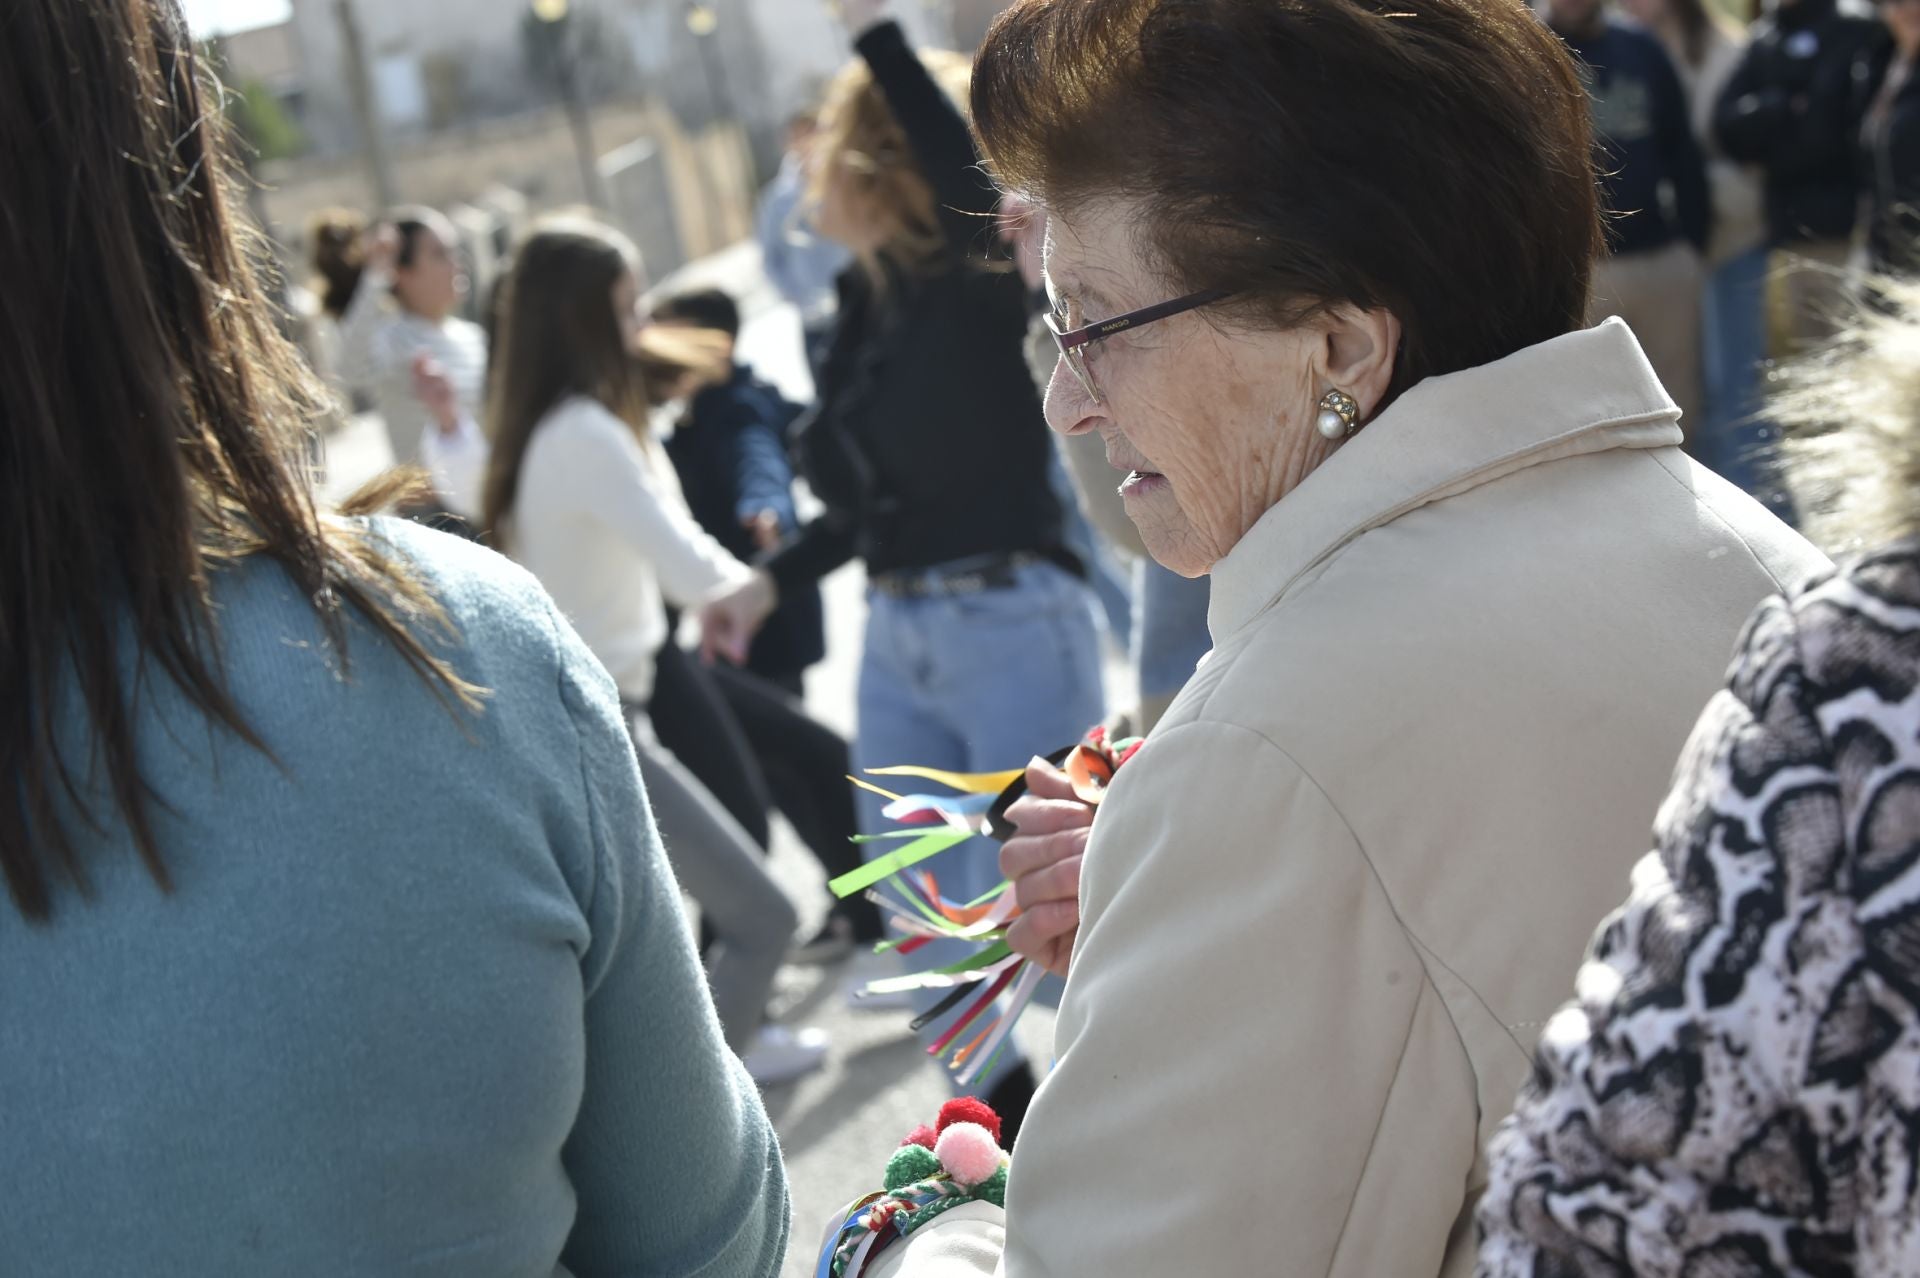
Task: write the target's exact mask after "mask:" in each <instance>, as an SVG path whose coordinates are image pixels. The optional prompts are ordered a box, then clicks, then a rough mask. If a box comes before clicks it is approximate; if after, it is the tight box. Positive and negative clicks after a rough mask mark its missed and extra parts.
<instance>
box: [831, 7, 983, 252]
mask: <svg viewBox="0 0 1920 1278" xmlns="http://www.w3.org/2000/svg"><path fill="white" fill-rule="evenodd" d="M853 47H854V50H855V51H856V52H858V53H859V55H860V56H861V57H862V58H863V59H865V61H866V64H867V66H868V67H869V68H870V69H871V70H872V71H873V79H874V83H875V84H877V85H878V86H879V87H880V92H881V93H882V94H883V95H885V97H886V99H887V105H888V106H889V107H891V108H892V109H893V114H894V118H895V119H897V120H899V121H900V127H901V129H902V130H903V131H905V133H906V135H907V145H908V146H909V147H910V148H912V150H913V158H914V160H915V161H916V162H918V164H919V165H920V171H921V172H922V173H923V174H925V175H926V179H927V182H928V184H929V185H930V186H932V188H933V198H934V207H935V211H936V213H937V214H938V216H939V219H940V229H941V231H942V233H943V234H944V235H945V236H946V239H947V244H948V246H949V247H950V248H952V250H953V251H954V252H955V253H956V254H958V255H960V256H962V257H966V256H978V255H980V254H982V253H983V252H984V251H986V250H987V249H988V247H989V246H990V245H991V244H992V242H993V240H992V234H991V233H992V230H993V222H992V217H993V212H994V209H995V207H996V206H997V205H998V204H999V199H1000V197H999V193H998V192H997V191H995V190H994V187H993V183H991V182H989V181H988V180H987V176H986V174H985V173H984V172H983V171H982V170H981V168H980V157H979V155H978V153H976V152H975V151H974V149H973V134H972V133H971V132H969V131H968V129H967V120H966V117H965V116H964V115H962V114H961V112H960V108H959V107H958V106H956V105H954V102H953V99H952V98H949V97H948V96H947V94H946V91H945V90H943V89H942V88H941V87H940V86H939V85H938V84H937V83H935V82H934V78H933V76H932V75H931V74H929V72H928V71H927V68H926V64H925V63H923V62H921V61H920V58H919V55H917V54H916V53H915V52H914V51H913V47H912V46H911V45H909V44H908V43H907V37H906V33H905V32H904V31H902V30H901V29H900V24H899V23H897V22H894V21H893V20H892V19H884V20H882V21H880V22H878V23H876V24H875V25H873V26H870V27H868V28H867V29H865V30H864V31H862V32H861V34H860V37H859V38H858V39H857V40H855V41H854V46H853Z"/></svg>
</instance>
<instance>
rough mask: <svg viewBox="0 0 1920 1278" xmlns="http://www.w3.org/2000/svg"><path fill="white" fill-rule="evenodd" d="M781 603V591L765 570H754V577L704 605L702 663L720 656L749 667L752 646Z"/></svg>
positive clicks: (701, 625) (701, 623)
mask: <svg viewBox="0 0 1920 1278" xmlns="http://www.w3.org/2000/svg"><path fill="white" fill-rule="evenodd" d="M778 602H780V592H779V589H778V588H777V587H776V586H775V585H774V584H773V575H772V574H771V573H769V572H768V571H767V570H766V569H765V568H756V569H754V573H753V576H751V577H749V578H747V579H746V580H745V581H744V582H742V583H740V584H739V585H738V586H735V587H734V588H733V589H732V590H729V591H726V592H724V593H722V594H718V595H715V596H714V597H713V598H711V599H709V600H707V602H706V603H704V604H702V605H701V606H700V658H701V660H703V661H706V662H708V663H709V664H711V663H712V661H713V659H714V658H715V657H716V656H717V657H724V658H725V659H726V660H728V661H730V662H732V663H733V664H734V665H736V666H740V665H745V664H746V661H747V647H748V645H750V644H751V643H752V642H753V636H754V635H755V634H757V633H758V632H759V630H760V627H761V625H762V624H764V623H765V621H766V619H767V617H768V615H769V614H770V613H772V612H773V608H774V605H775V604H777V603H778Z"/></svg>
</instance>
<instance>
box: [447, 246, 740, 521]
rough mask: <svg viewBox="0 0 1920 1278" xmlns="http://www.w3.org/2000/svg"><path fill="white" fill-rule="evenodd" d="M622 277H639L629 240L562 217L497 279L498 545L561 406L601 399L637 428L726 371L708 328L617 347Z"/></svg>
mask: <svg viewBox="0 0 1920 1278" xmlns="http://www.w3.org/2000/svg"><path fill="white" fill-rule="evenodd" d="M628 271H632V272H633V273H634V275H635V277H636V278H639V277H640V274H641V267H640V255H639V253H638V251H637V250H635V248H634V247H633V244H632V243H631V242H630V241H629V240H628V239H627V238H626V237H625V236H623V235H621V234H620V233H619V232H618V231H615V230H613V229H612V228H611V227H607V226H603V225H601V224H599V223H597V222H594V221H591V220H589V219H585V218H578V217H558V218H550V219H547V220H545V221H543V222H541V223H540V224H539V225H538V226H536V227H535V228H534V230H533V233H532V234H531V235H530V236H528V238H527V240H526V242H525V243H523V244H522V245H521V246H520V248H519V249H518V250H517V251H516V252H515V254H514V258H513V268H512V269H511V270H509V271H508V272H507V274H506V276H505V277H504V278H503V280H502V282H501V286H500V297H499V300H498V302H497V303H496V306H497V314H498V324H499V334H498V337H497V339H496V344H495V347H494V352H493V358H492V363H491V365H490V368H489V372H488V381H489V384H488V388H487V435H488V437H489V438H490V439H491V440H492V441H493V452H492V456H491V457H490V458H489V459H488V462H487V482H486V492H485V496H484V503H483V504H484V507H485V514H484V522H485V524H486V526H487V527H488V528H489V529H490V530H491V532H492V536H493V538H494V543H495V544H496V545H497V546H500V547H501V548H503V549H505V548H507V547H506V544H505V543H506V536H505V528H504V527H503V525H504V522H505V520H506V519H507V517H508V516H509V515H510V514H511V513H512V511H513V503H514V499H515V498H516V497H517V496H518V494H519V489H520V468H521V466H522V465H523V464H524V463H525V461H526V456H527V446H528V445H529V444H530V443H532V441H533V432H534V429H535V428H536V427H537V426H539V424H540V422H541V419H542V418H544V417H545V416H546V415H547V414H548V413H549V412H551V411H552V410H553V408H554V407H555V406H556V405H558V404H559V403H560V402H561V401H562V400H564V399H566V398H567V397H568V396H571V395H585V396H588V397H589V398H592V399H595V400H598V401H599V402H600V403H602V404H604V405H606V407H607V409H608V410H609V411H611V412H612V413H613V414H614V415H616V416H618V417H620V418H622V419H623V420H624V421H626V423H627V424H628V425H629V426H631V427H633V429H634V430H635V431H636V432H641V431H644V430H645V429H646V425H647V411H648V409H649V408H651V407H652V406H653V405H655V404H658V403H661V402H663V401H664V400H665V399H667V398H668V397H669V395H670V394H671V392H672V391H673V389H674V388H675V386H676V385H677V384H679V383H681V382H682V381H684V380H685V379H687V378H689V377H692V378H696V379H701V378H714V377H719V376H721V375H722V374H723V373H724V371H725V360H726V340H725V338H724V337H721V336H719V335H717V334H710V333H707V332H706V331H704V330H700V329H685V328H668V327H664V326H650V327H647V328H644V329H642V330H641V333H640V338H641V340H640V347H639V349H638V350H637V351H629V350H627V349H626V348H625V347H623V346H622V345H621V341H620V322H619V318H618V317H617V316H616V315H615V314H614V313H613V286H614V285H615V284H616V283H618V282H619V280H620V277H621V275H622V274H624V273H626V272H628Z"/></svg>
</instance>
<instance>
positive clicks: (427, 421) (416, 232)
mask: <svg viewBox="0 0 1920 1278" xmlns="http://www.w3.org/2000/svg"><path fill="white" fill-rule="evenodd" d="M457 242H458V240H457V237H456V234H455V232H454V229H453V224H452V223H451V222H449V221H447V219H446V218H445V217H443V216H441V215H440V214H439V213H436V212H434V211H433V210H432V209H428V208H405V209H401V210H399V211H397V212H396V213H395V214H394V217H393V220H392V221H391V222H389V223H388V224H387V225H386V226H383V227H381V228H380V231H379V232H378V234H376V235H375V236H374V238H373V241H372V243H371V245H370V246H369V247H368V250H367V260H366V267H365V269H364V270H363V271H362V273H361V276H360V283H359V286H358V287H357V288H356V289H355V290H354V294H353V300H352V302H350V303H349V304H348V305H347V309H346V313H345V314H343V315H342V316H341V317H340V375H341V378H342V379H343V380H344V381H345V382H346V384H347V385H349V386H352V387H357V388H359V389H361V390H364V391H366V392H367V394H368V395H369V396H371V397H372V399H373V403H374V407H375V408H376V409H378V410H379V413H380V417H381V420H382V421H384V422H385V423H386V427H387V438H388V440H389V442H390V443H391V444H392V445H393V459H394V460H395V461H397V462H412V461H418V460H420V448H421V440H422V436H423V435H425V434H426V433H427V431H428V427H429V426H430V425H433V424H435V423H434V420H433V415H432V414H431V412H430V411H429V409H428V407H427V405H426V404H425V403H423V402H422V400H421V398H420V396H419V394H418V393H417V392H416V389H415V365H416V363H420V362H428V363H431V364H432V365H436V366H438V370H439V371H441V372H444V374H445V376H446V379H447V380H448V381H449V382H450V383H452V385H453V388H454V391H455V393H456V394H457V395H458V397H459V407H460V410H461V411H462V412H463V413H464V414H465V415H466V416H468V417H469V418H471V419H472V420H475V421H477V420H479V417H480V401H481V398H482V394H483V391H484V389H485V386H486V377H487V339H486V335H485V334H484V333H483V332H481V329H480V326H479V325H478V324H475V323H473V322H472V321H471V320H466V319H462V318H460V316H458V315H456V314H455V313H454V312H455V310H456V309H457V308H458V307H459V305H460V299H461V298H462V297H464V296H465V295H466V291H467V277H466V274H465V273H464V272H463V271H462V270H461V269H460V264H459V262H458V260H457V259H456V258H455V256H454V248H455V245H456V244H457ZM440 429H442V430H445V429H447V427H446V426H445V424H444V423H442V424H440Z"/></svg>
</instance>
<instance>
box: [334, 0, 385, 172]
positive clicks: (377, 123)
mask: <svg viewBox="0 0 1920 1278" xmlns="http://www.w3.org/2000/svg"><path fill="white" fill-rule="evenodd" d="M333 14H334V18H335V20H336V21H338V22H339V24H340V44H341V48H342V50H343V51H344V53H345V54H346V62H347V92H348V93H349V94H350V95H351V96H352V98H353V113H354V116H355V118H356V119H357V120H358V122H359V124H360V148H361V154H362V156H363V157H365V159H366V163H367V181H368V184H369V185H370V186H371V187H372V188H373V203H374V207H375V208H379V209H389V208H392V207H393V205H394V199H395V196H394V186H393V169H392V167H391V166H390V165H389V164H388V163H387V147H386V139H385V137H384V136H383V135H382V131H381V130H382V127H383V121H382V120H381V118H380V104H379V102H378V101H376V100H375V98H374V93H373V76H372V73H371V72H369V71H368V70H367V47H366V43H365V41H364V40H362V39H361V36H360V21H359V17H358V15H356V14H355V13H354V11H353V0H334V9H333Z"/></svg>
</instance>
